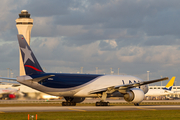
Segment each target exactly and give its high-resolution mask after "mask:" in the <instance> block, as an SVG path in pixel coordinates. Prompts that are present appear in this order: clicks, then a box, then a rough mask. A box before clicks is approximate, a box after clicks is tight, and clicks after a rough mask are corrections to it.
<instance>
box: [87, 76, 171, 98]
mask: <svg viewBox="0 0 180 120" xmlns="http://www.w3.org/2000/svg"><path fill="white" fill-rule="evenodd" d="M167 79H169V78H168V77H164V78H160V79H155V80H149V81H141V82H137V83H131V84H124V85H118V86H111V87H108V88H102V89H97V90H93V91H91V92H90V94H96V93H102V92H106V91H107V92H108V93H112V92H114V91H117V90H121V91H123V90H127V89H129V88H133V87H139V86H141V85H146V84H150V83H154V82H160V81H164V80H167Z"/></svg>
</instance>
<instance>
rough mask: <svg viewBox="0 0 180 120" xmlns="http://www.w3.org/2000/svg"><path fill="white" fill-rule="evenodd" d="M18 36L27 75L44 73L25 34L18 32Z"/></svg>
mask: <svg viewBox="0 0 180 120" xmlns="http://www.w3.org/2000/svg"><path fill="white" fill-rule="evenodd" d="M17 37H18V41H19V48H20V52H21V55H22V60H23V63H24V69H25V73H26V75H33V74H42V73H44V71H43V69H42V68H41V66H40V65H39V63H38V61H37V59H36V57H35V56H34V54H33V52H32V50H31V48H30V46H29V45H28V44H27V42H26V40H25V38H24V36H23V35H19V34H18V35H17Z"/></svg>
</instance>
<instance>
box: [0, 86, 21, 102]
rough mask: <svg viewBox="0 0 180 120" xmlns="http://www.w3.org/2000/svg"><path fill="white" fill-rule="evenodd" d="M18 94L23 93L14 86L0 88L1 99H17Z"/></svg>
mask: <svg viewBox="0 0 180 120" xmlns="http://www.w3.org/2000/svg"><path fill="white" fill-rule="evenodd" d="M17 95H23V93H21V92H20V91H19V90H17V89H13V88H0V99H1V100H3V99H4V100H6V99H15V98H16V97H17Z"/></svg>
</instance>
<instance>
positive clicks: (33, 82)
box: [17, 35, 168, 106]
mask: <svg viewBox="0 0 180 120" xmlns="http://www.w3.org/2000/svg"><path fill="white" fill-rule="evenodd" d="M17 37H18V41H19V48H20V52H21V54H22V59H23V63H24V68H25V72H26V75H24V76H19V77H17V81H18V82H19V83H21V84H24V85H26V86H29V87H31V88H34V89H36V90H38V91H41V92H44V93H47V94H50V95H53V96H61V97H64V98H65V100H66V101H65V102H62V105H63V106H75V105H76V103H80V102H82V101H84V100H85V98H86V97H93V98H94V97H97V98H100V99H101V100H100V101H99V102H96V106H107V105H109V102H106V98H107V97H124V99H125V100H126V101H127V102H132V103H134V105H139V103H140V102H142V101H143V99H144V94H146V93H147V91H148V86H147V84H150V83H154V82H159V81H163V80H167V79H168V77H165V78H160V79H156V80H149V81H142V80H141V79H139V78H137V77H134V76H129V75H98V74H65V73H45V72H44V71H43V69H42V68H41V66H40V65H39V63H38V61H37V59H36V58H35V56H34V54H33V52H32V50H31V48H30V46H29V45H28V44H27V42H26V40H25V38H24V37H23V35H17Z"/></svg>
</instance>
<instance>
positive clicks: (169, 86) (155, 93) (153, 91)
mask: <svg viewBox="0 0 180 120" xmlns="http://www.w3.org/2000/svg"><path fill="white" fill-rule="evenodd" d="M175 78H176V77H175V76H173V77H172V78H171V80H170V81H169V82H168V83H167V85H166V86H165V87H164V88H162V89H149V90H148V92H147V93H146V94H145V96H163V95H168V94H172V93H175V92H176V91H171V89H172V86H173V84H174V81H175Z"/></svg>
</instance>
